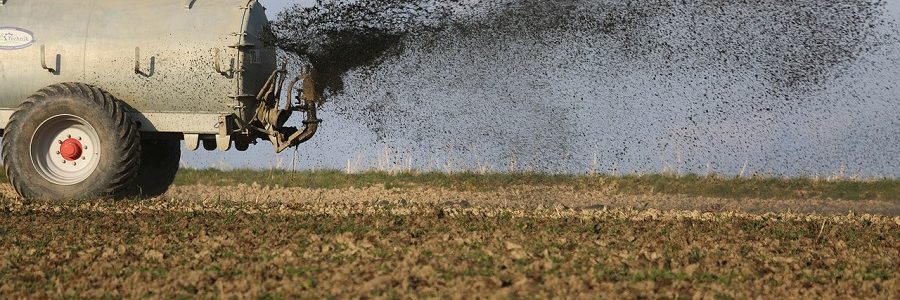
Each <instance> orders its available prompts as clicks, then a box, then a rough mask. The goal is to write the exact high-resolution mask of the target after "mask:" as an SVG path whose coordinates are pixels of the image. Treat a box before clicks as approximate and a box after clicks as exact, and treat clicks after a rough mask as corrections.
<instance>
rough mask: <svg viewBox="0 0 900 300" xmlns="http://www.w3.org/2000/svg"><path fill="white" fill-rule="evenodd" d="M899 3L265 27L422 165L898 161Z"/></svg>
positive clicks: (872, 167) (528, 10)
mask: <svg viewBox="0 0 900 300" xmlns="http://www.w3.org/2000/svg"><path fill="white" fill-rule="evenodd" d="M898 18H900V5H895V4H891V3H887V2H885V1H875V0H837V1H816V0H796V1H777V0H763V1H750V2H747V1H725V0H705V1H661V0H634V1H611V0H561V1H540V0H505V1H475V0H471V1H462V0H457V1H450V0H447V1H443V0H425V1H412V0H394V1H391V0H358V1H332V0H321V1H318V2H317V3H316V4H315V5H313V6H300V5H297V6H294V7H291V8H288V9H287V10H286V11H284V12H282V13H280V14H279V15H278V17H277V19H276V21H274V22H273V26H272V27H273V31H274V33H275V36H276V39H275V42H276V44H277V45H278V46H279V47H280V48H281V49H282V50H284V51H286V52H287V53H289V54H290V55H291V56H292V57H294V58H296V59H298V60H301V61H304V62H306V63H310V64H312V65H314V66H315V67H316V68H317V69H318V70H319V72H321V73H322V74H323V80H321V84H322V88H323V89H324V90H325V91H326V95H327V98H326V99H327V100H326V103H325V107H324V109H326V110H331V111H333V113H335V114H337V115H340V116H341V117H343V118H345V119H346V120H349V121H351V122H357V123H361V124H365V126H366V128H368V129H369V130H370V131H371V136H373V137H374V138H373V139H371V140H370V141H374V142H376V143H386V144H389V145H391V146H392V148H393V149H394V151H395V153H394V154H395V155H396V156H397V157H406V156H409V157H412V158H414V160H415V163H414V164H415V165H416V166H418V167H420V168H424V167H426V166H428V165H430V164H432V163H430V162H429V161H430V160H433V158H434V157H435V156H437V157H438V158H439V159H447V160H451V159H452V160H454V165H457V166H459V167H460V168H462V169H479V168H481V169H483V168H484V167H485V166H488V167H489V168H492V169H494V170H498V171H500V170H506V169H507V168H506V166H508V165H509V162H510V161H511V160H514V161H516V164H517V167H516V168H519V169H532V170H538V171H548V172H557V171H559V172H575V173H579V172H584V171H587V170H588V169H589V168H590V169H597V170H598V171H600V172H608V173H622V172H659V171H663V170H671V171H677V172H682V173H686V172H694V173H703V172H709V171H711V172H717V173H724V174H737V173H738V172H741V170H744V172H746V173H747V174H766V175H812V174H828V173H829V172H830V171H834V170H837V169H838V168H842V166H843V167H844V168H847V167H848V168H850V169H851V170H853V171H855V172H856V173H858V174H860V175H863V176H877V175H881V176H896V175H898V174H900V161H898V160H897V158H898V157H900V101H898V99H897V98H898V97H897V95H900V94H898V90H897V88H898V86H900V85H898V83H900V45H898V36H897V35H898V34H897V33H898V32H900V31H898V30H897V29H898V28H897V27H896V25H895V22H896V20H897V19H898ZM332 128H333V127H332ZM326 131H327V130H326ZM326 134H327V133H326ZM341 134H346V132H345V133H341ZM353 134H355V135H362V134H361V133H356V132H354V133H353ZM334 138H339V137H338V135H337V134H335V137H334ZM324 139H329V138H327V137H326V138H324ZM351 140H365V139H364V138H354V139H348V141H347V142H348V143H349V142H351ZM368 146H369V145H364V146H361V148H359V149H369V148H371V149H372V150H373V151H372V153H375V152H376V151H379V150H380V149H381V146H379V145H371V147H368ZM366 147H368V148H366ZM345 155H346V156H347V157H352V156H354V153H345ZM316 159H318V160H320V161H321V163H322V164H323V165H325V166H329V165H334V166H336V167H340V166H341V165H343V163H342V162H341V160H342V159H344V160H345V159H346V158H344V157H341V158H334V157H327V156H323V157H318V158H316Z"/></svg>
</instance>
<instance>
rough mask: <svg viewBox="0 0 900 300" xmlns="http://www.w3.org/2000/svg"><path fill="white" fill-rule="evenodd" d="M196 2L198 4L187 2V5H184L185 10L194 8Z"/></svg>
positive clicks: (188, 0)
mask: <svg viewBox="0 0 900 300" xmlns="http://www.w3.org/2000/svg"><path fill="white" fill-rule="evenodd" d="M194 2H197V0H187V1H185V3H184V8H185V9H187V10H190V9H191V8H194Z"/></svg>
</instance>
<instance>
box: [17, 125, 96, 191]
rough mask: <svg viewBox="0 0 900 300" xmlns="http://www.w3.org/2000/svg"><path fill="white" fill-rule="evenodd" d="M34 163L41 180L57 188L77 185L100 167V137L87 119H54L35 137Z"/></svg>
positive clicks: (32, 145)
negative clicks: (42, 178) (55, 185)
mask: <svg viewBox="0 0 900 300" xmlns="http://www.w3.org/2000/svg"><path fill="white" fill-rule="evenodd" d="M30 148H31V162H32V164H34V168H35V170H37V172H38V174H40V175H41V177H44V179H46V180H47V181H50V182H51V183H53V184H57V185H75V184H78V183H80V182H82V181H84V180H86V179H87V178H88V177H90V176H91V174H93V173H94V171H96V170H97V166H98V165H99V164H100V137H99V135H98V134H97V130H95V129H94V127H93V126H91V124H90V123H88V122H87V121H85V120H84V119H82V118H80V117H78V116H73V115H57V116H53V117H51V118H49V119H47V120H46V121H44V122H43V123H41V125H39V126H38V128H37V130H35V131H34V135H33V136H32V137H31V145H30Z"/></svg>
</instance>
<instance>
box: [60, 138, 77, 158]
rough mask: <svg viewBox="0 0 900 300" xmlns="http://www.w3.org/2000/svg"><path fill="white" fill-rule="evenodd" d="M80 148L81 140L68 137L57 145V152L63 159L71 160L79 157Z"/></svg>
mask: <svg viewBox="0 0 900 300" xmlns="http://www.w3.org/2000/svg"><path fill="white" fill-rule="evenodd" d="M81 149H82V145H81V142H80V141H78V140H76V139H73V138H70V139H67V140H65V141H63V142H62V144H60V145H59V154H60V155H62V157H63V158H64V159H65V160H68V161H73V160H77V159H79V158H81V154H82V150H81Z"/></svg>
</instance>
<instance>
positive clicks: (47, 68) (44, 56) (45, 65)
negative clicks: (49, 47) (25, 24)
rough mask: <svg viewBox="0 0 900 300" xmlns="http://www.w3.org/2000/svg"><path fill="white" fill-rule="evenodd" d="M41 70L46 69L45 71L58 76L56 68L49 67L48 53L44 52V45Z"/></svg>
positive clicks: (42, 47) (42, 46)
mask: <svg viewBox="0 0 900 300" xmlns="http://www.w3.org/2000/svg"><path fill="white" fill-rule="evenodd" d="M56 67H57V68H59V66H56ZM41 68H44V70H47V71H50V73H54V74H56V69H55V68H51V67H48V66H47V54H46V51H45V50H44V45H41Z"/></svg>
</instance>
